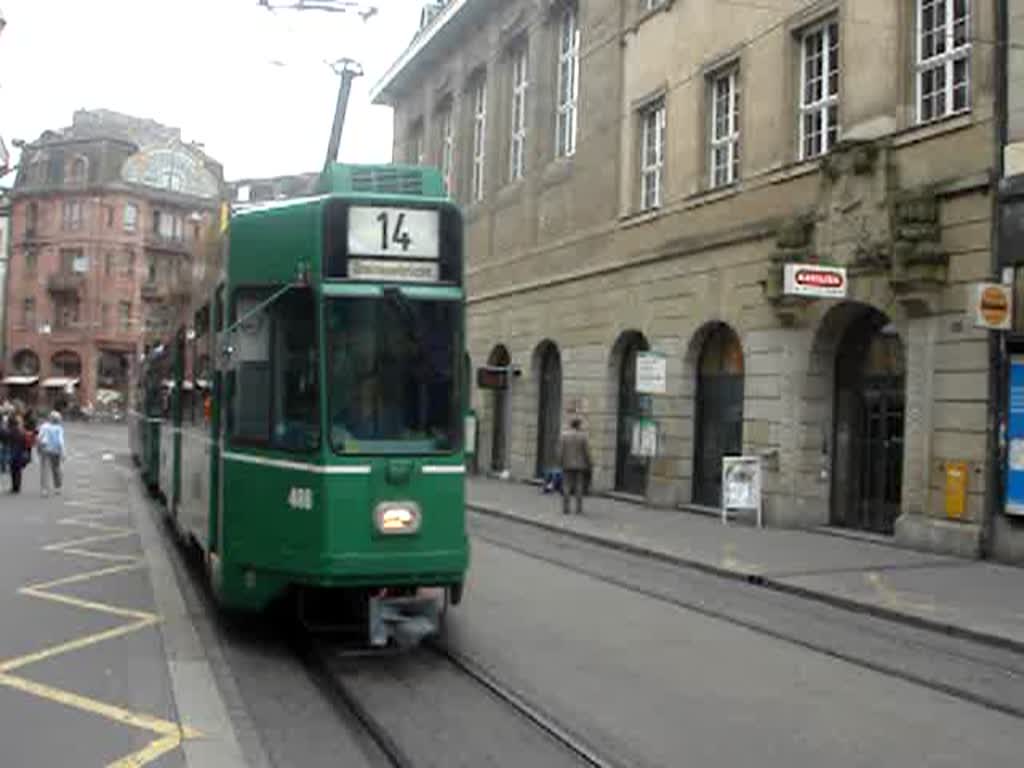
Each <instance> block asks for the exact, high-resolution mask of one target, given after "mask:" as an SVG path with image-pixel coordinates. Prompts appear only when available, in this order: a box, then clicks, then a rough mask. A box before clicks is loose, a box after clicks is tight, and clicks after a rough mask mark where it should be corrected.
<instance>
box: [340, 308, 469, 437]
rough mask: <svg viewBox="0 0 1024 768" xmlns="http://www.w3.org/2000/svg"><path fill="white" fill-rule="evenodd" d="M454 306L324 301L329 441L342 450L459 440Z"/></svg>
mask: <svg viewBox="0 0 1024 768" xmlns="http://www.w3.org/2000/svg"><path fill="white" fill-rule="evenodd" d="M458 310H459V305H458V303H457V302H453V301H434V300H430V301H421V300H411V299H408V298H407V297H405V296H403V295H402V294H400V293H398V292H397V291H395V292H389V293H388V294H386V295H385V296H383V297H381V298H354V299H349V298H338V299H330V300H328V302H327V309H326V311H327V318H326V324H327V334H326V338H327V348H328V349H327V354H328V357H327V361H328V383H327V386H328V407H329V409H330V411H329V413H330V434H331V445H332V447H333V448H334V450H335V451H338V452H341V453H398V452H403V453H405V452H412V453H444V452H450V451H454V450H455V449H456V448H457V447H458V442H459V431H460V423H461V419H460V417H459V403H460V394H459V391H458V375H457V372H458V370H459V369H458V359H459V352H458V350H459V349H460V341H459V338H460V326H459V322H458V319H459V311H458Z"/></svg>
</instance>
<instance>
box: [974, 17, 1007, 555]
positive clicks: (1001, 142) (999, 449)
mask: <svg viewBox="0 0 1024 768" xmlns="http://www.w3.org/2000/svg"><path fill="white" fill-rule="evenodd" d="M1008 25H1009V10H1008V7H1007V0H996V46H995V72H994V75H995V110H994V117H995V119H994V120H993V121H992V123H993V139H994V145H995V146H994V147H993V163H992V183H991V194H992V225H991V227H992V257H991V258H992V263H991V269H992V274H993V275H994V276H995V279H996V281H997V282H1002V281H1003V269H1004V267H1006V266H1010V260H1009V258H1005V257H1008V256H1009V254H1005V255H1004V254H1003V252H1002V251H1003V249H1002V202H1001V199H1000V190H1001V188H1002V180H1003V174H1004V163H1003V149H1004V147H1005V146H1006V141H1007V71H1006V70H1007V40H1008V37H1009V35H1008ZM1004 256H1005V257H1004ZM989 370H990V375H989V382H988V396H989V402H990V403H992V404H993V406H994V407H992V408H989V422H988V444H987V448H988V462H987V464H988V468H987V471H986V478H985V491H986V492H985V510H984V515H983V518H982V526H981V542H980V550H981V557H982V558H984V559H989V558H991V557H992V555H993V552H994V548H995V524H996V518H997V516H998V515H999V512H1000V510H1001V509H1002V507H1003V503H1004V482H1005V477H1004V472H1003V465H1004V454H1005V444H1006V439H1005V435H1006V431H1005V430H1006V419H1007V393H1006V390H1007V378H1008V373H1009V368H1008V365H1007V350H1006V334H1005V333H1003V332H1001V331H990V332H989Z"/></svg>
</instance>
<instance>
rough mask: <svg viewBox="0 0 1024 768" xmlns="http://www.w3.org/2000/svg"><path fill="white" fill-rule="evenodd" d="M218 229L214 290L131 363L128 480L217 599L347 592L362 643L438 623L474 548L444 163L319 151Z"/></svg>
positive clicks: (455, 245)
mask: <svg viewBox="0 0 1024 768" xmlns="http://www.w3.org/2000/svg"><path fill="white" fill-rule="evenodd" d="M227 239H228V247H227V251H226V253H227V258H226V269H225V275H224V280H223V282H222V283H221V284H220V285H219V286H218V287H217V289H216V293H215V295H214V296H213V297H210V299H209V300H208V301H206V302H195V304H196V311H195V313H194V319H193V322H192V324H191V326H190V327H189V328H182V329H180V330H179V332H178V333H177V335H176V336H175V338H174V339H172V340H168V342H167V343H166V344H165V345H164V346H163V347H162V348H158V350H156V351H154V352H153V353H151V354H150V355H149V357H148V358H147V359H146V361H145V364H144V366H143V382H144V383H143V389H144V392H143V395H144V398H143V399H144V404H143V409H142V411H143V414H145V415H144V418H143V421H144V422H145V423H144V424H143V425H141V426H140V427H139V435H140V437H139V442H140V444H141V446H142V457H141V465H142V472H143V477H144V478H145V480H146V482H147V484H150V485H154V484H155V489H156V490H157V491H158V492H159V494H160V495H161V496H162V497H163V498H164V499H165V500H166V503H167V508H168V513H169V515H170V516H171V518H172V520H173V522H174V524H175V526H176V528H177V529H178V531H179V532H180V533H181V534H182V535H184V536H186V537H188V538H190V539H192V540H193V541H194V542H195V543H196V544H197V545H198V546H199V547H200V548H201V549H202V551H203V553H204V556H205V559H206V562H207V565H208V573H209V576H210V579H211V582H212V586H213V590H214V593H215V594H216V596H217V598H218V600H219V601H220V603H221V604H222V605H224V606H226V607H228V608H231V609H239V610H252V611H255V610H261V609H263V608H264V607H266V606H267V605H268V604H269V603H270V602H272V601H274V600H275V599H277V598H279V597H282V596H284V595H285V594H287V593H291V592H295V593H297V594H298V595H299V600H300V604H301V603H302V601H303V598H305V597H308V596H310V595H316V596H317V597H318V600H317V602H318V604H320V605H324V604H327V605H332V606H338V607H340V606H342V605H351V604H355V605H359V606H361V607H362V611H361V613H360V615H361V616H362V619H363V620H365V621H366V626H367V628H368V633H369V639H370V642H371V643H372V644H374V645H384V644H387V643H389V642H391V641H392V640H396V641H398V642H400V643H404V642H410V638H412V641H414V640H415V639H418V638H419V637H422V636H423V635H425V634H429V633H431V632H433V631H435V630H436V629H437V626H438V624H439V621H440V620H441V618H442V617H443V609H444V608H445V607H446V606H447V604H449V603H450V604H457V603H458V602H459V600H460V599H461V596H462V591H463V583H464V580H465V575H466V571H467V568H468V563H469V544H468V537H467V535H466V526H465V487H464V484H465V456H464V453H463V445H464V443H463V439H464V435H463V430H464V424H465V418H464V417H465V413H466V407H467V398H466V387H467V383H468V382H467V376H468V373H467V371H466V368H465V366H464V359H465V351H464V350H465V346H464V337H465V328H464V315H465V294H464V285H463V250H462V219H461V214H460V212H459V210H458V208H457V207H456V206H455V205H454V204H453V203H452V202H451V201H450V200H448V199H447V197H446V195H445V192H444V184H443V181H442V179H441V176H440V174H439V173H438V172H437V171H435V170H432V169H425V168H418V167H405V166H343V165H334V166H330V167H329V168H328V169H327V170H325V172H324V173H323V174H322V176H321V179H320V186H319V192H318V194H316V195H315V196H312V197H308V198H301V199H293V200H286V201H279V202H275V203H272V204H265V205H255V206H252V207H250V208H248V209H246V210H244V211H241V212H237V213H236V214H234V215H233V216H232V218H231V223H230V228H229V234H228V238H227ZM427 588H433V590H428V589H427ZM430 591H433V592H434V595H429V592H430ZM425 593H427V594H428V596H426V597H424V594H425ZM438 593H439V594H440V595H441V596H440V597H438ZM324 595H329V596H330V597H329V599H328V600H326V601H325V600H324V599H323V598H324Z"/></svg>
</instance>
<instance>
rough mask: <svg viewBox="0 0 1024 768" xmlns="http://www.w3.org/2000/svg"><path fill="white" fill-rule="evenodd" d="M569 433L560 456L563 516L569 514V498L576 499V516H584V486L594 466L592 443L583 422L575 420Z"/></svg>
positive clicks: (560, 449)
mask: <svg viewBox="0 0 1024 768" xmlns="http://www.w3.org/2000/svg"><path fill="white" fill-rule="evenodd" d="M569 427H570V428H569V431H568V432H566V433H565V434H563V435H562V442H561V445H560V446H559V450H558V453H559V456H560V458H561V462H562V514H564V515H568V514H569V496H570V495H574V496H575V497H576V514H577V515H582V514H583V485H584V482H585V478H586V475H587V472H589V471H590V468H591V466H592V464H591V461H590V443H589V441H588V440H587V436H586V434H585V433H584V432H583V430H582V429H581V427H582V422H581V421H580V420H579V419H578V418H574V419H573V420H572V421H571V422H570V424H569Z"/></svg>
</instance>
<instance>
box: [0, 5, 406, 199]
mask: <svg viewBox="0 0 1024 768" xmlns="http://www.w3.org/2000/svg"><path fill="white" fill-rule="evenodd" d="M370 2H372V3H373V4H375V5H377V6H378V9H379V12H378V13H377V15H376V16H373V17H372V18H371V19H369V21H367V22H363V20H362V19H361V18H360V17H359V16H357V15H355V14H327V13H322V12H316V11H304V12H302V13H296V12H289V11H278V12H276V13H270V12H268V11H267V10H265V9H263V8H260V7H259V3H258V0H0V9H2V15H3V16H4V18H5V19H6V20H7V27H6V28H5V29H4V31H3V32H2V33H0V136H3V138H4V139H5V141H6V142H7V146H8V149H10V150H11V151H12V155H16V152H15V150H14V149H13V147H12V146H11V140H12V139H25V140H31V139H35V138H36V137H38V136H39V134H40V133H41V132H42V131H43V130H45V129H47V128H54V129H56V128H62V127H64V126H67V125H70V124H71V116H72V113H73V112H74V111H75V110H76V109H81V108H85V109H99V108H106V109H112V110H116V111H118V112H124V113H127V114H130V115H133V116H136V117H148V118H153V119H154V120H157V121H159V122H161V123H164V124H166V125H171V126H175V127H179V128H181V130H182V137H183V138H184V139H185V140H186V141H198V142H202V143H203V144H204V145H205V150H206V152H207V153H209V154H210V155H211V156H212V157H214V158H216V159H217V160H218V161H220V162H221V163H223V165H224V172H225V176H226V177H227V178H228V179H237V178H243V177H256V176H273V175H279V174H286V173H299V172H305V171H317V170H319V169H320V168H321V167H322V164H323V160H324V153H325V152H326V151H327V140H328V137H329V135H330V127H331V119H332V117H333V113H334V103H335V98H336V96H337V84H338V79H337V77H336V76H335V75H334V74H333V73H332V72H331V70H330V69H329V68H328V67H327V65H326V64H324V63H323V62H324V61H325V60H329V61H333V60H335V59H338V58H341V57H343V56H346V57H350V58H354V59H356V60H357V61H359V62H360V63H361V64H362V65H363V68H364V70H365V72H366V75H365V76H364V77H362V78H359V79H357V80H356V82H355V84H354V86H353V91H352V98H351V100H350V102H349V109H348V116H347V119H346V123H345V134H344V137H343V140H342V145H341V159H342V160H343V161H348V162H381V161H388V160H390V159H391V136H392V125H391V110H390V109H388V108H386V107H374V106H371V105H370V103H369V90H370V87H371V86H372V85H373V84H374V83H375V82H376V81H377V79H378V78H379V77H380V76H381V75H382V74H383V73H384V72H385V71H386V70H387V68H388V67H389V66H390V65H391V63H392V62H393V61H394V60H395V59H396V58H397V56H398V55H399V54H400V53H401V52H402V51H403V50H404V49H405V47H406V46H407V45H408V43H409V42H410V40H411V39H412V36H413V33H414V32H415V30H416V26H417V24H418V22H419V13H420V9H421V7H422V5H423V4H424V2H423V0H370ZM274 62H279V63H274ZM13 179H14V175H13V174H11V175H8V176H7V177H5V178H4V179H3V182H2V183H3V184H4V185H5V186H6V185H10V184H11V183H13Z"/></svg>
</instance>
